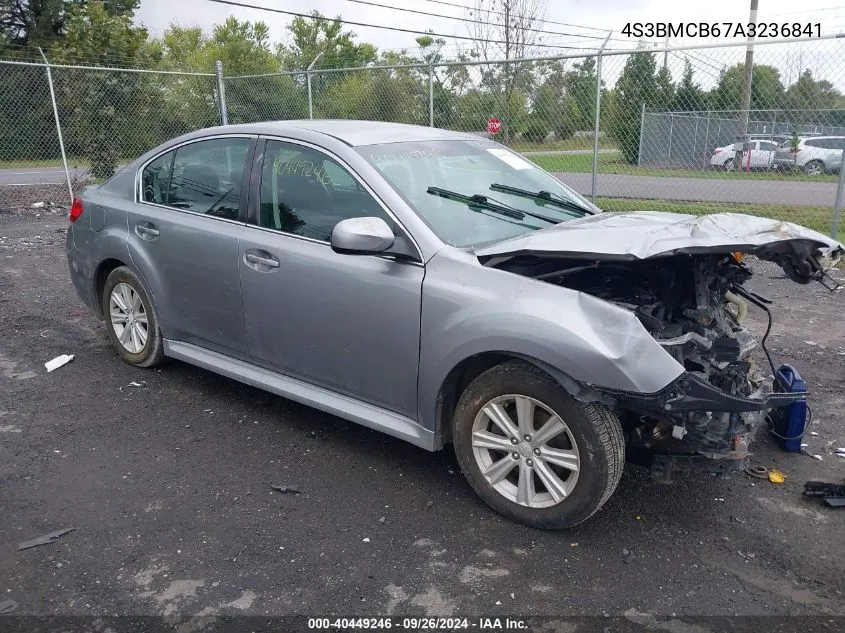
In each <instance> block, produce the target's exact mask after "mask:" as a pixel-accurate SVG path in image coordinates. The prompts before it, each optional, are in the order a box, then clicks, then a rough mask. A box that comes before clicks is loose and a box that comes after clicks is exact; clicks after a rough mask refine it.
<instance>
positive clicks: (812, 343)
mask: <svg viewBox="0 0 845 633" xmlns="http://www.w3.org/2000/svg"><path fill="white" fill-rule="evenodd" d="M804 342H805V343H806V344H807V345H818V343H816V342H815V341H804Z"/></svg>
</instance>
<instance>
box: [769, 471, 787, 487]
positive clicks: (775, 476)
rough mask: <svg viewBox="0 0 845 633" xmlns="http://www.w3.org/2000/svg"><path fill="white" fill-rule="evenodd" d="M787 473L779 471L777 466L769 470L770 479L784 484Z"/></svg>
mask: <svg viewBox="0 0 845 633" xmlns="http://www.w3.org/2000/svg"><path fill="white" fill-rule="evenodd" d="M786 477H787V474H786V473H783V472H781V471H779V470H778V469H777V468H772V469H771V470H770V471H769V481H771V482H772V483H773V484H782V483H783V482H784V481H786Z"/></svg>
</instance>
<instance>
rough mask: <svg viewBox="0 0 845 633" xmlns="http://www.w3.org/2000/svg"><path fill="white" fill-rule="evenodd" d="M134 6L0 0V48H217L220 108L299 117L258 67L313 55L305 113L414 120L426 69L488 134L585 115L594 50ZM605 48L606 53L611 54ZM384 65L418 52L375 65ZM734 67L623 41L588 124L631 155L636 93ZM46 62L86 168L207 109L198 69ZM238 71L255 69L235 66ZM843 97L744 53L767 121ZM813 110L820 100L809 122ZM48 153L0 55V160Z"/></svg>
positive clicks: (300, 110) (736, 94)
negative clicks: (454, 41)
mask: <svg viewBox="0 0 845 633" xmlns="http://www.w3.org/2000/svg"><path fill="white" fill-rule="evenodd" d="M138 5H139V0H40V1H39V2H36V1H34V0H0V59H20V58H21V55H22V52H27V51H28V52H30V53H31V52H32V51H34V50H35V47H41V48H43V49H44V50H45V52H46V54H47V56H48V58H49V59H50V61H51V62H53V63H56V64H71V65H72V64H83V65H90V64H93V63H96V64H99V65H103V66H115V67H126V68H144V69H153V70H158V71H172V72H174V73H177V72H178V73H182V72H197V73H213V72H214V69H215V62H216V61H218V60H219V61H221V62H222V64H223V68H224V72H225V74H226V75H227V76H228V77H229V78H228V79H227V80H226V81H225V90H226V96H227V105H228V108H227V112H228V119H229V122H230V123H240V122H249V121H256V120H273V119H291V118H307V117H308V96H307V95H308V93H307V81H306V75H305V74H304V73H299V74H295V75H281V74H275V75H273V73H280V72H283V71H303V70H304V69H306V68H307V67H308V66H309V65H310V64H311V63H312V62H313V61H314V59H315V58H318V57H319V59H318V61H317V63H316V64H315V69H317V70H322V71H324V70H326V69H337V68H359V69H361V70H352V71H344V72H319V73H315V74H313V75H312V80H311V91H312V96H313V109H314V116H315V117H317V118H356V119H372V120H381V121H396V122H404V123H416V124H421V125H427V124H428V122H429V79H430V75H429V73H431V81H432V97H433V99H432V103H433V114H434V123H435V125H436V126H438V127H444V128H450V129H455V130H463V131H472V132H481V131H483V130H484V129H485V124H486V121H487V119H488V118H489V117H490V116H493V115H495V116H498V117H499V118H501V119H502V120H503V122H504V130H503V133H502V134H501V135H500V136H499V137H498V140H502V141H504V142H506V143H510V144H513V143H517V142H522V143H525V142H530V143H534V144H542V143H544V142H546V141H548V140H551V139H557V140H561V139H567V138H569V137H571V136H572V135H573V134H575V133H576V132H580V131H591V130H592V129H593V126H594V120H595V112H596V90H597V69H596V59H595V57H585V58H581V59H576V60H548V61H540V62H520V61H509V62H508V63H506V64H503V63H493V62H494V55H495V56H496V57H498V56H505V57H506V58H507V59H509V60H511V59H514V60H517V59H519V58H520V57H522V56H523V55H524V51H523V50H522V49H519V50H516V49H514V48H513V45H511V47H510V48H509V49H507V50H505V51H504V52H502V51H499V50H496V51H493V52H490V51H486V50H484V51H482V53H481V54H479V52H478V49H477V48H476V49H474V50H469V51H467V52H466V53H462V52H458V53H457V54H456V55H452V56H451V59H452V61H453V62H455V63H452V64H450V65H443V64H444V62H445V61H446V55H445V52H444V51H445V47H446V41H445V40H444V39H443V38H440V37H435V36H433V35H424V36H421V37H419V38H417V40H416V44H417V47H418V48H417V49H416V50H415V51H414V53H409V52H407V51H380V50H379V49H378V47H377V46H375V45H374V44H372V43H369V42H363V41H360V40H359V38H358V37H357V36H356V35H355V33H354V32H353V31H351V30H348V29H345V28H344V24H343V21H342V19H341V18H340V17H339V16H338V17H337V18H331V19H329V18H326V17H325V16H322V15H321V14H320V13H318V12H317V11H314V12H313V13H312V14H311V15H312V17H311V18H301V17H296V18H294V19H293V20H291V22H290V23H289V24H288V25H287V27H286V30H287V33H286V38H285V40H286V41H285V42H284V43H274V42H273V41H272V38H271V35H270V29H269V28H268V26H267V25H266V24H265V23H263V22H260V21H257V22H249V21H243V20H238V19H236V18H234V17H230V18H228V19H227V20H226V21H225V22H223V23H222V24H217V25H215V26H214V27H213V28H212V29H211V32H209V33H206V32H204V31H203V30H202V29H200V28H196V27H184V26H180V25H176V24H174V25H171V26H170V27H169V28H168V29H167V30H166V31H165V32H164V33H163V34H162V35H161V36H160V37H157V38H154V37H151V36H150V34H149V33H148V31H147V30H146V29H145V28H143V27H140V26H136V25H135V24H134V23H133V15H134V11H135V10H136V9H137V8H138ZM530 24H532V25H533V24H535V22H530ZM497 28H500V27H497ZM533 30H536V29H533ZM505 39H506V40H507V41H508V42H513V41H517V42H518V41H519V40H518V38H510V37H509V38H505ZM490 40H493V37H491V35H490V31H489V30H487V31H484V30H479V41H480V42H484V41H490ZM525 50H528V48H527V46H526V48H525ZM607 59H608V60H613V63H618V62H617V60H618V59H619V58H614V57H609V58H607ZM475 62H480V63H475ZM488 62H489V63H488ZM608 63H611V62H608ZM397 65H404V66H414V65H418V66H417V67H411V68H387V66H397ZM743 72H744V69H743V66H742V65H741V64H739V65H736V66H732V67H728V68H724V69H722V71H721V72H720V74H719V79H718V82H717V83H716V85H715V86H714V87H713V88H712V89H710V90H703V89H702V88H701V87H700V84H698V83H696V80H695V69H694V67H693V65H692V64H691V63H690V61H689V60H686V62H685V65H684V71H683V74H682V76H681V78H680V80H678V81H677V82H675V81H673V79H672V76H671V74H670V73H669V71H668V70H667V69H666V68H664V67H662V66H660V65H659V64H658V60H657V59H656V57H655V55H654V54H653V53H649V52H648V51H647V50H642V51H641V52H638V53H635V54H632V55H628V56H626V58H625V61H624V66H623V68H622V69H621V72H619V73H618V77H617V79H616V81H615V82H614V85H612V86H610V85H607V84H606V83H605V82H603V84H602V86H601V90H602V108H601V117H600V118H601V121H600V123H601V129H602V130H603V131H605V132H606V134H607V135H608V136H609V137H610V138H611V139H612V140H613V141H614V143H615V144H616V145H617V146H618V147H619V149H620V150H621V151H622V153H623V156H624V158H625V159H626V160H628V161H631V162H636V161H637V151H638V145H639V133H640V129H639V126H640V112H641V108H642V107H643V105H645V107H646V108H648V109H649V110H652V111H653V110H671V111H694V110H737V109H739V107H740V93H741V85H742V77H743ZM53 75H54V82H55V86H56V97H57V102H58V106H59V111H60V119H61V120H62V123H63V131H64V134H65V142H66V147H67V151H68V153H69V155H71V156H73V157H75V158H80V159H86V160H88V161H90V163H91V165H92V170H93V171H94V173H95V175H96V176H98V177H105V176H108V175H109V174H110V173H112V171H113V170H114V168H115V166H116V165H117V164H118V162H119V161H120V160H121V159H124V158H128V157H132V156H134V155H137V154H138V153H140V152H142V151H144V150H146V149H149V148H150V147H153V146H155V145H156V144H158V143H160V142H162V141H164V140H166V139H167V138H170V137H172V136H175V135H178V134H180V133H184V132H187V131H190V130H194V129H197V128H200V127H207V126H211V125H216V124H218V123H219V122H220V116H219V108H218V95H217V87H216V78H215V77H213V76H189V75H184V74H165V73H155V74H144V73H130V72H110V71H102V70H90V69H64V68H56V69H54V71H53ZM242 75H264V76H261V77H250V78H243V79H238V78H237V77H238V76H242ZM605 76H607V75H605ZM844 106H845V102H843V96H842V95H841V94H840V93H839V92H838V91H837V90H836V89H835V87H834V86H833V85H832V84H831V83H830V82H829V81H826V80H823V79H816V78H814V77H813V75H812V73H811V72H810V71H809V70H805V71H804V72H803V73H802V74H801V75H800V77H799V78H798V80H797V81H796V82H795V83H793V84H791V85H789V86H786V85H784V81H783V78H782V77H781V74H780V71H779V70H778V69H777V68H775V67H774V66H768V65H755V66H754V68H753V78H752V91H751V108H752V109H753V110H780V111H782V112H783V113H784V115H783V117H782V118H781V120H783V118H787V119H788V120H789V121H790V122H793V123H796V124H797V123H825V124H841V123H845V115H843V107H844ZM836 109H838V111H835V110H836ZM822 110H824V111H833V112H832V113H827V114H826V115H825V116H826V118H825V120H824V121H819V120H818V118H819V117H820V116H821V114H820V111H822ZM56 155H57V142H56V139H55V122H54V120H53V116H52V110H51V105H50V101H49V93H48V92H47V83H46V79H45V77H44V71H43V69H42V68H38V67H28V66H10V65H3V64H0V160H36V159H43V158H55V156H56Z"/></svg>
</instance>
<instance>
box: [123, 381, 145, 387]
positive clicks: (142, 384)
mask: <svg viewBox="0 0 845 633" xmlns="http://www.w3.org/2000/svg"><path fill="white" fill-rule="evenodd" d="M126 386H127V387H143V386H144V383H142V382H135V381H134V380H133V381H132V382H130V383H129V384H128V385H126Z"/></svg>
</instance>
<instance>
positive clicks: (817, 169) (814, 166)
mask: <svg viewBox="0 0 845 633" xmlns="http://www.w3.org/2000/svg"><path fill="white" fill-rule="evenodd" d="M804 173H805V174H807V175H808V176H820V175H822V174H823V173H824V163H823V162H822V161H820V160H811V161H810V162H809V163H807V164H806V165H804Z"/></svg>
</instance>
